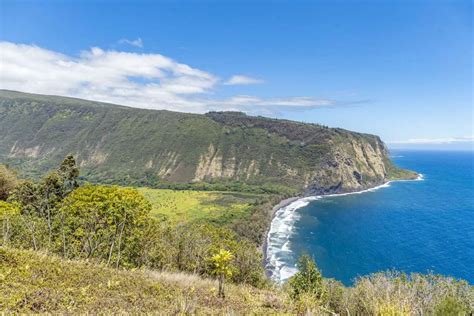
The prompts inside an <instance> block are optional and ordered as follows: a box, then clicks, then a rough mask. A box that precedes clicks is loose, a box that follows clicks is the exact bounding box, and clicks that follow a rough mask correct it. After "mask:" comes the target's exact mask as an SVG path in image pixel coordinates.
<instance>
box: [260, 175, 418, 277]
mask: <svg viewBox="0 0 474 316" xmlns="http://www.w3.org/2000/svg"><path fill="white" fill-rule="evenodd" d="M422 180H424V176H423V174H421V173H418V174H417V177H416V178H415V179H397V180H389V181H386V182H384V183H383V184H379V185H375V186H373V187H369V188H367V189H362V190H359V191H348V192H341V193H331V194H320V195H309V196H304V195H300V196H295V197H291V198H287V199H284V200H282V201H280V202H279V203H278V204H276V205H275V206H273V208H272V216H271V221H270V225H269V226H268V228H267V231H266V238H265V241H264V243H263V245H262V247H263V264H264V269H265V274H266V275H267V276H269V277H271V276H272V275H273V273H274V269H275V268H277V267H276V266H275V265H272V267H268V265H269V264H271V262H270V260H271V258H269V257H268V246H269V242H270V232H271V229H272V224H273V222H274V220H275V217H276V214H277V212H278V211H279V210H281V209H283V208H285V207H287V206H289V205H291V204H292V203H294V202H296V201H302V202H308V203H309V202H310V201H314V200H319V199H321V198H325V197H335V196H345V195H352V194H362V193H367V192H373V191H376V190H379V189H381V188H386V187H389V186H390V183H392V182H404V181H422ZM300 207H302V206H300ZM300 207H296V208H295V209H294V210H293V212H294V211H296V210H297V209H298V208H300ZM293 224H294V223H291V227H293ZM290 236H291V229H290V232H289V233H288V235H287V238H289V237H290ZM285 244H286V243H285ZM285 244H284V245H283V246H282V248H283V247H284V246H285ZM279 280H280V281H282V278H281V275H280V277H279Z"/></svg>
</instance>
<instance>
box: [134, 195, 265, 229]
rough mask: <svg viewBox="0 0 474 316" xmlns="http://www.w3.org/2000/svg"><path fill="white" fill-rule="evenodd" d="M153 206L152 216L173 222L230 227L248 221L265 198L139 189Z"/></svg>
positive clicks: (259, 196) (260, 196)
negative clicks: (220, 224)
mask: <svg viewBox="0 0 474 316" xmlns="http://www.w3.org/2000/svg"><path fill="white" fill-rule="evenodd" d="M138 192H140V193H141V194H143V196H145V197H146V198H147V200H148V201H150V202H151V204H152V214H153V215H155V216H157V217H165V218H167V219H169V220H170V221H172V222H188V221H206V222H213V223H222V224H230V223H232V222H235V221H237V220H240V219H242V218H244V217H248V216H249V215H250V213H251V211H252V207H253V205H254V204H255V203H256V202H257V201H258V200H259V199H260V198H262V197H264V196H262V195H257V194H250V193H238V192H213V191H211V192H208V191H192V190H167V189H150V188H138Z"/></svg>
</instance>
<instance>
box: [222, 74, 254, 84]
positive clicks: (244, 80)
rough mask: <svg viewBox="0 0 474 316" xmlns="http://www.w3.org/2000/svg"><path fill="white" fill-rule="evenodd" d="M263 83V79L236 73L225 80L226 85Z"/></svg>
mask: <svg viewBox="0 0 474 316" xmlns="http://www.w3.org/2000/svg"><path fill="white" fill-rule="evenodd" d="M260 83H263V80H260V79H255V78H252V77H247V76H242V75H235V76H232V77H230V79H229V80H227V81H226V82H224V84H225V85H229V86H234V85H249V84H260Z"/></svg>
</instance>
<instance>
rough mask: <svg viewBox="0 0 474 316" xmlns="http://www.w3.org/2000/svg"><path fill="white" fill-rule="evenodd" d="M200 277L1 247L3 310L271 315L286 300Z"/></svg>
mask: <svg viewBox="0 0 474 316" xmlns="http://www.w3.org/2000/svg"><path fill="white" fill-rule="evenodd" d="M226 292H227V293H226V298H225V299H221V298H218V297H217V282H216V281H215V280H213V279H204V278H201V277H199V276H197V275H192V274H185V273H171V272H155V271H147V270H137V271H125V270H116V269H111V268H106V267H104V266H100V265H96V264H93V263H91V262H87V261H71V260H64V259H61V258H60V257H57V256H51V255H46V254H43V253H38V252H33V251H25V250H16V249H11V248H5V247H0V311H2V312H5V313H6V314H9V313H20V314H21V313H28V314H29V313H46V312H47V313H52V314H58V313H59V314H82V313H88V314H99V313H100V314H122V313H127V314H128V313H132V314H134V313H154V314H163V315H170V314H180V315H181V314H206V315H208V314H219V315H220V314H229V313H230V314H234V313H236V314H248V313H257V314H268V313H270V312H272V313H275V312H279V313H282V312H286V311H287V307H285V296H281V294H279V293H275V292H271V291H269V290H260V289H256V288H253V287H251V286H247V285H238V286H237V285H232V284H229V285H228V286H227V287H226Z"/></svg>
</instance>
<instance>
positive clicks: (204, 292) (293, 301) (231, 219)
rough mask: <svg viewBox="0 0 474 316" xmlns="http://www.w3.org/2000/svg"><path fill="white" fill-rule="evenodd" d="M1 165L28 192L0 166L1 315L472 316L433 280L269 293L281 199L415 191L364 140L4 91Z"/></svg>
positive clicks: (468, 292)
mask: <svg viewBox="0 0 474 316" xmlns="http://www.w3.org/2000/svg"><path fill="white" fill-rule="evenodd" d="M70 153H73V154H74V155H75V156H73V155H71V154H70ZM63 157H66V158H65V159H63ZM75 157H76V158H77V164H76V158H75ZM0 162H4V163H9V166H12V167H13V168H15V167H16V168H18V169H19V171H20V172H19V174H20V176H22V177H23V178H29V179H26V180H24V179H18V178H17V174H16V172H14V171H12V169H11V168H10V167H6V166H4V165H0V222H1V223H0V224H1V225H0V226H1V231H0V311H1V312H6V313H41V312H44V313H74V314H75V313H106V314H109V313H125V312H128V313H130V312H132V313H156V312H157V311H159V312H160V313H164V314H233V313H237V314H272V313H280V314H285V313H287V314H296V313H298V314H313V315H335V314H336V315H374V316H375V315H387V316H388V315H391V316H392V315H467V314H469V313H472V312H473V311H474V288H473V287H472V286H471V285H469V284H467V283H466V282H465V281H461V280H455V279H453V278H449V277H443V276H436V275H432V274H428V275H422V274H411V275H405V274H402V273H398V272H381V273H376V274H373V275H369V276H366V277H361V278H359V279H357V280H356V282H355V284H354V286H352V287H345V286H343V285H342V284H341V283H340V282H338V281H335V280H332V279H325V278H323V277H322V273H321V271H319V269H318V268H317V266H316V264H315V262H314V261H313V260H312V259H311V258H310V257H308V256H303V257H302V258H300V260H299V262H298V268H299V272H298V273H297V274H296V275H295V276H294V277H292V278H291V279H290V281H289V282H287V283H286V284H284V285H282V286H280V285H277V284H272V282H271V281H270V280H268V279H267V278H266V276H265V274H264V271H263V267H262V263H263V258H262V252H261V251H260V246H261V245H262V243H263V241H264V239H265V237H266V231H267V228H268V225H269V223H270V221H271V217H272V207H273V205H275V204H277V203H278V202H279V201H280V200H281V199H283V198H287V197H290V196H295V195H297V194H299V193H301V192H302V190H303V189H305V190H306V192H307V193H318V194H320V193H328V192H342V191H351V190H356V189H361V188H366V187H370V186H372V185H374V184H379V183H381V182H383V181H386V180H393V179H400V178H404V179H406V178H413V177H415V176H416V174H415V173H413V172H411V171H407V170H400V169H398V168H396V167H395V166H394V165H393V164H392V163H391V162H390V160H389V158H388V154H387V151H386V148H385V146H384V145H383V143H382V142H381V141H380V139H379V138H378V137H376V136H373V135H366V134H358V133H353V132H349V131H345V130H341V129H331V128H328V127H325V126H320V125H316V124H304V123H298V122H292V121H286V120H274V119H268V118H263V117H250V116H246V115H245V114H242V113H218V112H212V113H208V114H206V115H195V114H184V113H173V112H169V111H149V110H140V109H131V108H127V107H121V106H115V105H110V104H103V103H97V102H89V101H84V100H77V99H71V98H61V97H50V96H38V95H30V94H23V93H16V92H11V91H0ZM56 166H57V168H56ZM78 166H80V167H81V169H82V171H83V172H84V173H83V174H82V175H80V173H79V167H78ZM55 168H56V169H55ZM341 179H342V180H341ZM88 181H90V182H88ZM94 183H95V184H94ZM98 183H100V184H98ZM112 184H114V185H112ZM117 184H121V185H123V186H117ZM144 186H149V187H144ZM224 284H225V291H224Z"/></svg>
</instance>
